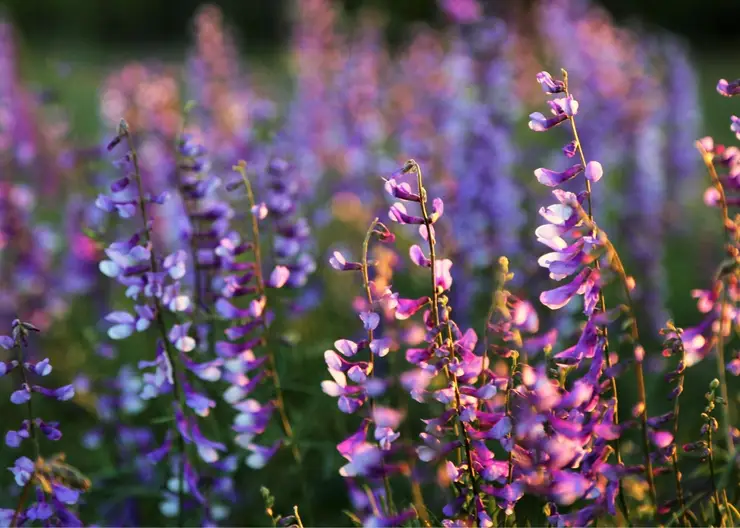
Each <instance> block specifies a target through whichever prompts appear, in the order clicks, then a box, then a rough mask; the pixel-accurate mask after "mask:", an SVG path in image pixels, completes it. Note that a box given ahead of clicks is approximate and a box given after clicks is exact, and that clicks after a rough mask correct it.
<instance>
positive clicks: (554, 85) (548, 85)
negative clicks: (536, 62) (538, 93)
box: [537, 71, 565, 94]
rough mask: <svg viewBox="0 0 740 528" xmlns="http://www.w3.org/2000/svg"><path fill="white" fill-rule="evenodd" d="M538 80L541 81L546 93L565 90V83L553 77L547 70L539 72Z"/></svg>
mask: <svg viewBox="0 0 740 528" xmlns="http://www.w3.org/2000/svg"><path fill="white" fill-rule="evenodd" d="M537 82H538V83H540V86H541V87H542V91H543V92H545V93H546V94H556V93H563V92H564V91H565V83H564V82H563V81H561V80H555V79H553V78H552V76H551V75H550V74H549V73H548V72H546V71H541V72H539V73H538V74H537Z"/></svg>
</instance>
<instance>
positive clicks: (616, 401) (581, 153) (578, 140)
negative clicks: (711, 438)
mask: <svg viewBox="0 0 740 528" xmlns="http://www.w3.org/2000/svg"><path fill="white" fill-rule="evenodd" d="M562 71H563V83H564V84H565V96H566V97H568V96H570V92H569V91H568V72H567V71H566V70H562ZM570 126H571V131H572V132H573V139H574V141H575V144H576V150H577V152H578V154H579V156H580V158H581V164H582V165H583V170H586V165H588V163H587V162H586V154H585V153H584V151H583V144H582V143H581V138H580V137H579V136H578V127H577V126H576V118H575V116H571V117H570ZM584 180H585V182H586V201H587V204H588V218H589V219H590V220H591V221H592V222H593V218H594V216H593V205H592V200H591V181H590V180H589V179H588V178H584ZM593 234H595V230H594V233H593ZM593 266H594V269H596V271H599V270H600V269H601V265H600V263H599V260H598V259H596V261H594V264H593ZM599 307H600V309H601V312H602V313H606V299H605V297H604V292H603V291H602V290H601V289H599ZM601 331H602V333H603V335H604V356H605V358H606V365H607V367H608V368H611V367H612V362H611V355H610V354H609V329H608V328H607V326H606V325H603V326H602V327H601ZM609 383H610V385H611V389H612V396H613V397H614V424H615V425H618V424H619V394H618V392H617V379H616V378H615V377H614V376H611V377H610V378H609ZM614 453H615V455H616V457H617V464H618V465H619V466H622V465H623V462H622V450H621V441H620V439H619V438H617V439H616V440H614ZM619 505H620V509H621V510H622V514H623V515H624V518H625V520H626V521H627V524H629V525H630V526H632V522H631V520H630V517H629V510H628V509H627V500H626V499H625V494H624V488H623V486H622V480H621V479H620V480H619Z"/></svg>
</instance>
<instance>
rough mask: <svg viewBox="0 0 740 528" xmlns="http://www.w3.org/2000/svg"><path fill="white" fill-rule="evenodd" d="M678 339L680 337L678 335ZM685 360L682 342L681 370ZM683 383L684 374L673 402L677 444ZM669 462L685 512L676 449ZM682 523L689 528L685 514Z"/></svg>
mask: <svg viewBox="0 0 740 528" xmlns="http://www.w3.org/2000/svg"><path fill="white" fill-rule="evenodd" d="M679 339H680V335H679ZM685 360H686V350H685V349H684V346H683V341H681V342H680V355H679V357H678V361H679V363H680V364H681V365H682V368H686V367H685V366H684V361H685ZM683 382H684V374H683V373H682V374H681V375H680V376H679V377H678V383H677V387H676V388H677V391H678V394H677V395H676V399H675V401H674V402H673V441H674V443H675V442H677V438H678V424H679V421H678V413H679V410H680V400H681V393H682V392H683ZM671 462H672V463H673V476H674V478H675V481H676V498H677V499H678V505H679V507H680V508H681V511H683V512H685V511H686V501H685V499H684V494H683V486H682V485H681V471H680V470H679V467H678V447H677V446H676V448H675V449H674V450H673V454H672V455H671ZM682 517H683V522H684V524H685V525H686V526H690V524H691V523H690V522H689V517H688V515H686V514H685V513H684V514H683V516H682Z"/></svg>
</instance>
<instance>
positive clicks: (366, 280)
mask: <svg viewBox="0 0 740 528" xmlns="http://www.w3.org/2000/svg"><path fill="white" fill-rule="evenodd" d="M377 225H378V218H375V219H374V220H373V221H372V222H371V223H370V227H369V228H368V230H367V232H366V233H365V238H364V240H363V241H362V286H363V288H364V290H365V296H366V298H367V302H368V308H371V307H372V305H373V292H372V290H371V289H370V272H369V264H368V258H367V256H368V252H369V250H370V238H371V237H372V234H373V231H374V230H375V226H377ZM367 342H368V346H369V345H370V343H372V342H373V330H372V328H368V330H367ZM368 362H369V364H370V377H371V378H372V377H375V355H374V354H373V352H372V351H370V359H369V360H368ZM370 413H371V414H374V413H375V399H374V398H370ZM383 486H384V488H385V494H386V497H387V500H388V507H389V511H390V512H392V511H393V510H394V509H395V505H394V504H393V492H392V490H391V483H390V481H389V480H388V476H387V475H383Z"/></svg>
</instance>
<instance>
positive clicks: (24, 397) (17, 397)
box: [10, 383, 31, 405]
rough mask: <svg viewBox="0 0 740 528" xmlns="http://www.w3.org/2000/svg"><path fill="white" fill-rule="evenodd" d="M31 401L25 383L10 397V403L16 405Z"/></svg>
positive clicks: (29, 392)
mask: <svg viewBox="0 0 740 528" xmlns="http://www.w3.org/2000/svg"><path fill="white" fill-rule="evenodd" d="M30 399H31V391H30V389H29V387H28V385H26V384H25V383H24V384H23V386H22V387H21V388H20V389H18V390H16V391H14V392H13V394H11V395H10V401H11V402H13V403H15V404H16V405H21V404H23V403H26V402H27V401H28V400H30Z"/></svg>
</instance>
